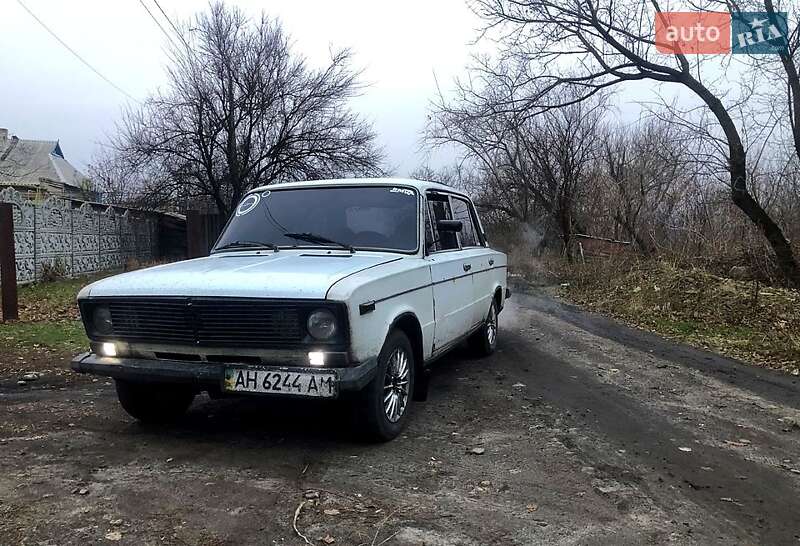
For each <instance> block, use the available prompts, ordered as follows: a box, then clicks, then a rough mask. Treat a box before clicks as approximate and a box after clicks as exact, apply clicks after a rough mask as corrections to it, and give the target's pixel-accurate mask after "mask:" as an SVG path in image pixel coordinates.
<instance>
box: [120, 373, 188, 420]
mask: <svg viewBox="0 0 800 546" xmlns="http://www.w3.org/2000/svg"><path fill="white" fill-rule="evenodd" d="M116 386H117V398H118V399H119V403H120V404H121V405H122V408H123V409H124V410H125V411H127V412H128V414H129V415H130V416H131V417H135V418H136V419H138V420H139V421H141V422H143V423H150V424H156V423H169V422H171V421H174V420H176V419H177V418H178V417H180V416H181V415H183V414H184V413H186V410H187V409H189V406H191V405H192V401H194V396H195V391H194V390H192V389H191V388H190V387H186V386H184V385H168V384H163V383H136V382H133V381H125V380H123V379H117V380H116Z"/></svg>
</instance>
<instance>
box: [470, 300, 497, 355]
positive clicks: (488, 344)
mask: <svg viewBox="0 0 800 546" xmlns="http://www.w3.org/2000/svg"><path fill="white" fill-rule="evenodd" d="M498 332H499V329H498V322H497V300H495V299H494V298H492V304H491V305H490V306H489V313H488V314H487V315H486V319H485V320H484V323H483V326H481V327H480V328H479V329H478V331H477V332H475V333H474V334H472V336H470V338H469V345H470V348H471V349H472V352H473V353H474V354H476V355H477V356H489V355H490V354H492V353H493V352H494V350H495V349H496V348H497V334H498Z"/></svg>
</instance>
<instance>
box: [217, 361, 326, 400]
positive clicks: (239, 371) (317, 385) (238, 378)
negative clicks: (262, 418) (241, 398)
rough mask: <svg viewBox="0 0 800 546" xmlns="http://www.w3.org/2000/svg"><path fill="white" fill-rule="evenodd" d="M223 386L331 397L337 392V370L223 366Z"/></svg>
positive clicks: (232, 389) (230, 388)
mask: <svg viewBox="0 0 800 546" xmlns="http://www.w3.org/2000/svg"><path fill="white" fill-rule="evenodd" d="M223 385H224V388H225V390H226V391H230V392H257V393H264V394H291V395H295V396H313V397H319V398H333V397H335V396H336V394H337V391H336V388H337V385H336V373H335V372H332V371H328V372H323V371H316V370H314V371H306V370H303V371H299V372H292V371H287V370H280V369H272V370H270V369H264V370H261V369H259V370H254V369H246V368H226V369H225V381H224V382H223Z"/></svg>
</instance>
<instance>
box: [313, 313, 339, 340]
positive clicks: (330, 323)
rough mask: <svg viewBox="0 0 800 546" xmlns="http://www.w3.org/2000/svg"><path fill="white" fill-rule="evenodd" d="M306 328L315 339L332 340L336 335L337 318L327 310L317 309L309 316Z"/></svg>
mask: <svg viewBox="0 0 800 546" xmlns="http://www.w3.org/2000/svg"><path fill="white" fill-rule="evenodd" d="M306 327H307V328H308V333H309V334H311V336H312V337H313V338H315V339H319V340H326V339H330V338H332V337H333V336H334V335H336V317H335V316H334V314H333V313H331V312H330V311H328V310H327V309H317V310H316V311H314V312H313V313H311V314H310V315H308V321H307V322H306Z"/></svg>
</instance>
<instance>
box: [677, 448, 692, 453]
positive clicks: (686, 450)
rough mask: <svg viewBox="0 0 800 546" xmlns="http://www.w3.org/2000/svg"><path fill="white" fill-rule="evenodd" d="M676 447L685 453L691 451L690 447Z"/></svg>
mask: <svg viewBox="0 0 800 546" xmlns="http://www.w3.org/2000/svg"><path fill="white" fill-rule="evenodd" d="M678 449H680V450H681V451H685V452H686V453H691V451H692V448H691V447H679V448H678Z"/></svg>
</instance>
